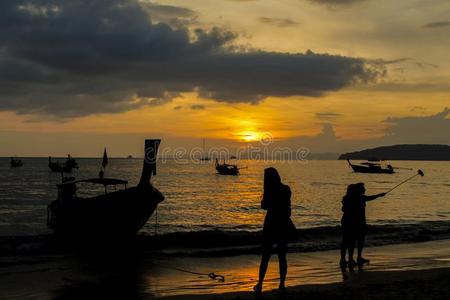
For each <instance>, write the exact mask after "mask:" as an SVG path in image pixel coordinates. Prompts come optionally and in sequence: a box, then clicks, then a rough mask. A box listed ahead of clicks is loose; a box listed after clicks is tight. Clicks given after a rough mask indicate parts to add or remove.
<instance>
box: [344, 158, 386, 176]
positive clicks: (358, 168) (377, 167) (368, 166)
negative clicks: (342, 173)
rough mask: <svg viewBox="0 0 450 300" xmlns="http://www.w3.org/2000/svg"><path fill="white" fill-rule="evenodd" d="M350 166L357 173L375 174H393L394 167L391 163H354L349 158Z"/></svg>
mask: <svg viewBox="0 0 450 300" xmlns="http://www.w3.org/2000/svg"><path fill="white" fill-rule="evenodd" d="M347 162H348V164H349V166H350V167H351V168H352V169H353V171H354V172H356V173H374V174H393V173H394V168H393V167H392V166H391V165H389V164H388V165H387V166H386V167H384V166H383V165H382V164H381V163H379V162H363V163H361V164H358V165H356V164H352V163H351V162H350V160H349V159H347Z"/></svg>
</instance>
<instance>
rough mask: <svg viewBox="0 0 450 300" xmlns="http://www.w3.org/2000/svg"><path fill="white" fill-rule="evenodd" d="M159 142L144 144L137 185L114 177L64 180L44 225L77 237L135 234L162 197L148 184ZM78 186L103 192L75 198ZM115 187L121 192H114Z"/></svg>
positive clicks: (154, 165)
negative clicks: (101, 189)
mask: <svg viewBox="0 0 450 300" xmlns="http://www.w3.org/2000/svg"><path fill="white" fill-rule="evenodd" d="M159 143H160V140H146V141H145V158H144V163H143V168H142V174H141V178H140V181H139V184H138V185H137V186H134V187H127V184H128V182H127V181H126V180H122V179H115V178H104V177H100V176H99V177H98V178H89V179H83V180H75V178H73V177H71V178H66V179H65V180H64V181H63V182H62V183H61V184H58V185H57V188H58V197H57V199H56V200H54V201H52V202H51V203H50V205H49V206H48V214H47V225H48V227H50V228H52V229H54V230H55V231H56V232H57V233H58V232H62V233H69V234H75V235H80V236H102V237H104V236H113V237H123V236H132V235H135V234H136V233H137V232H138V231H139V229H141V228H142V226H144V224H145V223H146V222H147V221H148V219H149V218H150V216H151V215H152V214H153V212H154V211H155V209H156V208H157V206H158V204H159V203H160V202H161V201H163V200H164V196H163V194H162V193H161V192H159V191H158V190H157V189H156V188H155V187H153V185H152V184H151V182H150V180H151V176H152V174H156V154H157V151H158V146H159ZM79 184H91V185H101V186H103V187H104V193H103V192H102V193H101V194H100V195H96V196H93V197H85V198H83V197H79V196H77V193H78V187H77V185H79ZM117 186H122V187H123V189H119V190H117Z"/></svg>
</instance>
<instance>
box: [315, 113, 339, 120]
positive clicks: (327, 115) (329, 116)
mask: <svg viewBox="0 0 450 300" xmlns="http://www.w3.org/2000/svg"><path fill="white" fill-rule="evenodd" d="M315 115H316V118H318V119H320V120H331V119H335V118H337V117H341V116H342V114H340V113H336V112H318V113H316V114H315Z"/></svg>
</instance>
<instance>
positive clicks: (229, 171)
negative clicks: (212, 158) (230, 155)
mask: <svg viewBox="0 0 450 300" xmlns="http://www.w3.org/2000/svg"><path fill="white" fill-rule="evenodd" d="M216 170H217V172H218V173H219V174H220V175H234V176H236V175H239V168H238V167H237V165H230V164H226V163H225V162H224V163H223V164H219V160H218V159H217V158H216Z"/></svg>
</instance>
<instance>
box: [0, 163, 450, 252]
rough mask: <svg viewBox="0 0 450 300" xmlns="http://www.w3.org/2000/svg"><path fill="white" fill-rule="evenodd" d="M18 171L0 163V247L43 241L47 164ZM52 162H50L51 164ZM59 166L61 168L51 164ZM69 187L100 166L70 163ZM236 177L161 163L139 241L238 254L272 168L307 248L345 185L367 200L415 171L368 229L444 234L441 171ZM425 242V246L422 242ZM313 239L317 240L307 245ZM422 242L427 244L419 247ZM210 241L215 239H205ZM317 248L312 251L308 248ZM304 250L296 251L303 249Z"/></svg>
mask: <svg viewBox="0 0 450 300" xmlns="http://www.w3.org/2000/svg"><path fill="white" fill-rule="evenodd" d="M22 160H23V163H24V165H23V167H19V168H11V167H10V166H9V158H1V159H0V237H17V236H36V235H47V234H50V233H51V230H49V229H48V228H47V226H46V218H47V206H48V204H49V203H50V202H51V201H52V200H54V199H56V196H57V189H56V184H58V183H60V182H61V174H59V173H52V172H50V170H49V168H48V166H47V164H48V160H47V158H23V159H22ZM55 160H57V158H55ZM59 160H60V161H64V158H60V159H59ZM77 161H78V164H79V168H78V169H75V170H74V171H73V173H72V174H66V176H73V177H76V178H77V179H83V178H91V177H97V176H98V172H99V169H100V165H101V161H102V160H101V158H78V159H77ZM142 163H143V162H142V159H139V158H133V159H125V158H110V159H109V164H108V165H107V167H106V175H105V176H106V177H113V178H120V179H124V180H127V181H128V186H133V185H136V184H137V182H138V181H139V178H140V174H141V169H142ZM234 163H236V164H237V165H238V166H239V167H241V168H242V169H241V174H240V175H239V176H223V175H219V174H217V173H216V171H215V168H214V162H213V161H190V162H189V161H181V162H180V161H179V160H173V159H165V160H164V161H160V162H158V164H157V174H156V175H155V176H153V178H152V182H153V185H154V186H155V187H157V188H158V189H159V190H160V191H161V192H162V193H163V194H164V195H165V200H164V201H163V202H162V203H161V204H160V205H159V207H158V209H157V212H156V213H154V214H153V216H152V217H151V218H150V219H149V221H148V222H147V223H146V224H145V226H144V227H143V228H142V229H141V231H140V232H139V234H140V235H143V236H150V237H151V236H155V235H158V236H163V237H164V236H166V237H167V239H170V238H174V239H175V238H177V239H180V240H185V241H186V242H187V243H188V242H189V239H190V236H192V237H195V240H200V242H201V239H204V240H205V241H204V242H205V243H207V242H208V240H210V241H214V240H220V239H221V238H220V237H222V236H228V237H230V236H231V237H233V238H234V239H235V240H238V241H239V242H238V243H240V244H242V243H243V240H246V239H247V237H253V236H255V235H257V233H258V232H260V231H261V229H262V223H263V219H264V211H263V210H262V209H261V207H260V202H261V196H262V189H263V174H264V169H265V168H267V167H275V168H276V169H277V170H278V171H279V173H280V175H281V177H282V181H283V182H284V183H285V184H287V185H289V186H290V187H291V190H292V199H291V202H292V220H293V222H294V223H295V225H296V227H297V229H298V230H299V231H300V232H304V233H305V234H304V236H305V237H306V236H308V237H311V238H310V239H309V240H308V245H309V246H308V247H310V248H312V249H315V247H316V248H321V247H322V246H323V245H322V246H320V245H321V244H320V243H321V242H323V241H322V240H321V238H317V237H321V236H323V235H324V234H325V235H327V234H329V235H330V236H336V235H338V232H339V230H338V227H337V226H338V225H339V224H340V219H341V215H342V212H341V200H342V197H343V195H344V194H345V191H346V187H347V185H349V184H351V183H357V182H364V183H365V185H366V190H367V192H366V194H367V195H371V194H377V193H381V192H385V191H387V190H389V189H390V188H392V187H394V186H395V185H397V184H398V183H400V182H402V181H404V180H405V179H407V178H409V177H411V176H413V175H415V174H417V170H418V169H421V170H423V172H424V173H425V176H424V177H421V176H416V177H414V178H413V179H412V180H410V181H408V182H406V183H405V184H403V185H401V186H399V187H398V188H397V189H395V190H393V191H392V192H391V193H389V194H388V195H387V196H385V197H383V198H379V199H377V200H375V201H372V202H370V203H368V205H367V208H366V209H367V221H368V224H370V225H371V226H372V227H371V228H372V231H375V232H377V233H378V234H379V236H380V240H383V239H384V240H386V239H388V240H389V239H390V242H395V240H396V239H397V240H400V241H401V240H409V239H413V240H414V239H421V238H422V239H427V238H432V237H433V236H434V235H436V236H439V235H440V234H449V233H450V162H442V161H391V162H390V163H391V164H392V165H393V166H394V167H400V168H402V169H398V170H397V172H396V173H395V174H360V173H354V172H353V171H352V170H351V169H350V168H349V166H348V164H347V162H346V161H341V160H303V161H296V160H286V161H271V160H269V161H268V160H265V161H263V160H237V161H234ZM95 193H104V188H103V186H101V187H95V186H91V185H88V184H86V185H82V186H79V190H78V194H79V195H87V196H88V195H94V194H95ZM424 235H425V237H424ZM314 236H316V238H314ZM426 236H428V237H426ZM214 238H216V239H214ZM315 239H316V241H315ZM303 247H305V243H303Z"/></svg>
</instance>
